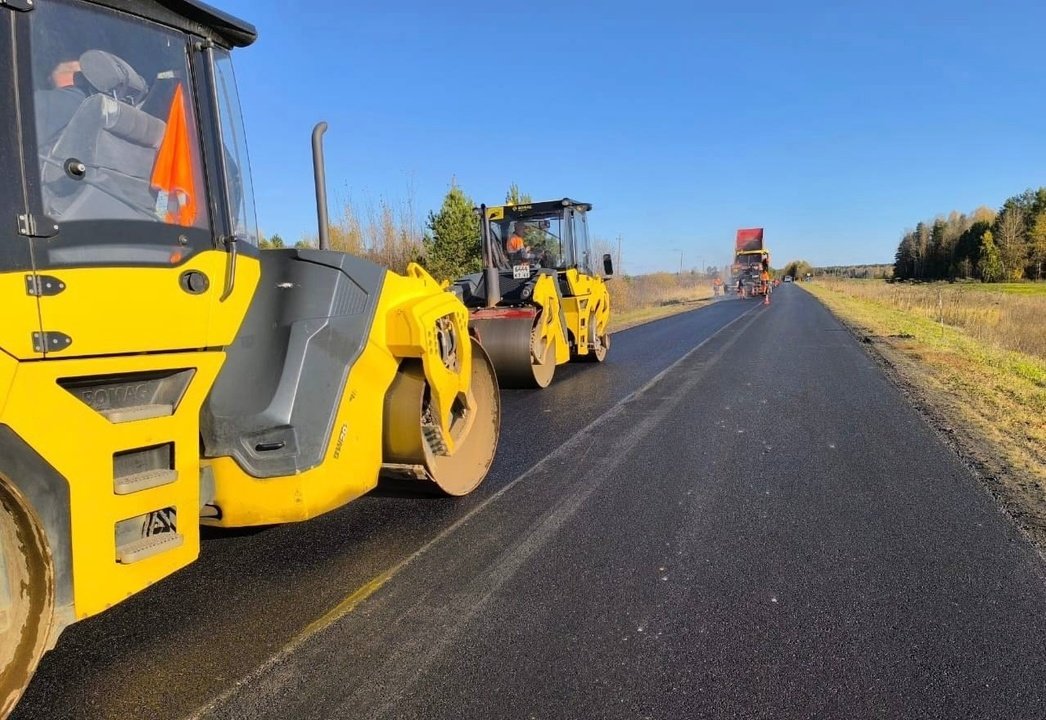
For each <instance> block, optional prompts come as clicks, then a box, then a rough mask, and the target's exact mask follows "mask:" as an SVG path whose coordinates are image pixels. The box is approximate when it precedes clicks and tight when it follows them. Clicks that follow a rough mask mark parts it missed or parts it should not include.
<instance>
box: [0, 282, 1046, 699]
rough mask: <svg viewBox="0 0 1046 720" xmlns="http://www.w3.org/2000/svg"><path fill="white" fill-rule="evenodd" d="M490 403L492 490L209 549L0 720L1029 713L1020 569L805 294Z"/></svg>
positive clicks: (1041, 622) (1041, 684)
mask: <svg viewBox="0 0 1046 720" xmlns="http://www.w3.org/2000/svg"><path fill="white" fill-rule="evenodd" d="M773 299H774V303H773V304H772V305H770V306H769V307H764V306H760V305H756V304H755V303H754V302H751V301H738V300H733V299H730V300H726V301H722V302H719V303H716V304H714V305H712V306H710V307H707V308H703V309H701V310H697V311H694V312H689V313H684V314H681V315H677V316H674V317H671V318H668V319H665V320H661V321H658V322H655V323H651V324H648V325H645V326H641V327H638V328H635V329H632V330H629V331H626V332H622V333H620V334H618V335H615V336H614V344H613V346H612V348H611V352H610V356H609V359H608V361H607V363H605V364H604V365H601V366H589V367H570V368H567V369H565V370H564V369H560V371H558V372H557V379H556V380H555V381H554V383H553V385H552V387H550V388H549V389H547V390H544V391H533V392H530V391H511V392H508V391H506V392H505V393H503V399H504V405H503V411H504V424H503V430H502V445H501V448H500V449H499V452H498V457H497V460H496V462H495V467H494V470H493V472H492V473H491V475H490V477H489V478H488V480H487V482H486V483H485V484H484V485H483V486H482V487H481V489H480V490H479V491H477V492H476V493H475V494H473V495H472V496H469V497H468V498H464V499H462V500H459V501H446V500H434V499H418V498H411V497H402V496H398V495H396V494H395V493H388V492H386V493H383V494H378V495H375V496H373V497H368V498H364V499H363V500H361V501H358V502H356V503H353V504H351V505H350V506H348V507H346V508H345V509H343V510H341V511H339V512H336V513H332V514H330V515H328V516H325V517H323V518H319V519H317V520H314V521H311V522H309V523H305V524H301V525H296V526H287V527H278V528H269V529H266V530H263V531H252V532H244V533H238V534H235V533H234V534H229V533H210V534H209V535H208V539H207V540H206V541H205V543H204V547H203V554H202V557H201V559H200V561H199V562H198V563H197V564H196V565H194V566H192V567H190V568H188V569H187V570H185V571H182V572H180V573H178V574H177V575H176V576H174V577H173V578H171V579H169V580H167V581H165V582H164V583H161V584H160V585H158V586H157V587H155V588H153V589H151V590H149V591H147V592H146V593H143V594H142V595H140V596H138V597H135V598H132V599H131V600H129V601H127V602H126V603H124V604H122V605H120V606H118V607H117V608H115V609H113V610H112V611H110V612H108V613H106V614H103V615H102V616H99V617H97V618H94V619H92V620H89V621H86V622H84V623H81V624H79V625H76V626H74V627H72V628H70V629H69V630H68V631H67V633H66V635H65V636H63V638H62V640H61V641H60V643H59V646H58V648H57V649H56V650H55V651H54V652H52V653H51V654H50V655H48V656H47V657H46V658H45V660H44V662H43V664H42V666H41V669H40V671H39V673H38V675H37V677H36V679H35V680H34V681H33V684H32V686H31V688H30V690H29V692H28V693H27V694H26V696H25V698H24V700H23V702H22V704H21V706H20V708H19V710H18V711H17V713H16V715H15V717H18V718H121V719H125V718H183V717H201V718H230V719H232V718H237V719H238V718H303V719H304V718H317V719H318V718H376V717H388V718H484V719H486V718H643V717H651V718H696V717H723V718H733V717H752V718H782V717H799V718H805V717H817V718H835V717H838V718H853V717H882V718H895V717H905V718H919V717H928V718H1043V717H1046V582H1044V580H1046V577H1044V565H1043V562H1042V560H1041V559H1040V558H1039V556H1038V555H1037V554H1036V552H1035V550H1034V549H1033V548H1032V546H1031V545H1030V544H1029V543H1028V542H1027V541H1026V540H1025V539H1024V538H1023V536H1021V535H1020V533H1019V532H1018V531H1017V530H1016V529H1015V528H1014V526H1013V525H1012V524H1011V522H1010V521H1009V519H1008V518H1007V517H1005V516H1004V515H1003V514H1002V513H1001V512H1000V511H998V510H997V509H996V507H995V505H994V504H993V502H992V500H991V499H990V497H989V496H988V495H987V493H986V492H984V491H983V490H982V489H981V487H980V486H979V484H978V482H977V480H976V479H975V478H974V477H973V476H972V475H971V474H970V473H969V471H967V470H966V469H965V468H964V467H963V466H962V464H961V463H960V462H959V461H958V459H957V458H956V457H955V456H954V455H953V454H952V452H951V451H950V450H948V449H947V448H946V447H945V445H944V444H943V443H942V442H941V441H940V440H939V439H938V437H937V436H936V435H935V434H934V432H933V431H932V430H931V429H930V428H929V426H928V425H927V424H926V423H925V422H924V421H923V420H922V419H921V418H920V417H919V416H918V415H917V414H916V412H915V411H914V410H912V409H911V408H910V407H909V406H908V404H907V403H906V402H905V400H904V398H903V397H902V395H901V394H900V393H899V392H898V391H897V390H896V389H895V388H894V387H893V386H892V385H890V384H889V382H888V381H887V380H886V379H885V377H884V376H883V375H882V374H881V372H880V371H879V369H878V368H877V367H876V365H875V363H874V362H873V361H872V360H871V359H870V358H869V357H868V356H867V355H866V354H865V353H864V351H863V350H862V349H861V348H860V346H859V344H858V343H857V342H856V341H855V340H854V338H853V337H852V336H851V335H850V334H849V333H848V332H846V331H845V330H844V329H843V327H842V326H841V325H840V324H839V323H838V322H837V321H836V320H835V319H834V318H833V317H832V316H831V315H830V314H829V313H828V312H827V311H825V310H824V309H823V308H822V307H821V306H820V305H819V304H818V303H817V301H816V300H814V299H813V298H811V297H810V296H809V295H807V294H806V293H804V292H802V291H801V290H800V289H799V288H795V287H789V286H784V287H782V288H781V289H780V290H779V291H778V292H776V293H775V294H774V298H773Z"/></svg>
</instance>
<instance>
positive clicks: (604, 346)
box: [578, 315, 610, 363]
mask: <svg viewBox="0 0 1046 720" xmlns="http://www.w3.org/2000/svg"><path fill="white" fill-rule="evenodd" d="M588 326H589V327H590V328H592V332H593V333H595V332H596V317H595V315H593V316H592V317H590V318H589V319H588ZM609 351H610V333H603V334H602V335H595V336H594V337H593V338H592V340H591V341H590V342H589V349H588V352H587V353H586V354H584V355H579V356H578V359H579V360H581V361H582V362H590V363H601V362H603V361H604V360H606V359H607V352H609Z"/></svg>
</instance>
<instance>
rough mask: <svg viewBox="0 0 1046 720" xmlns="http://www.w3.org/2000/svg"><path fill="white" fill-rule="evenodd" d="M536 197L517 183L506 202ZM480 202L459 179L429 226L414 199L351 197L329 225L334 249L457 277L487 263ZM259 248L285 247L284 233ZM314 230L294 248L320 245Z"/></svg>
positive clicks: (394, 267)
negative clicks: (397, 203)
mask: <svg viewBox="0 0 1046 720" xmlns="http://www.w3.org/2000/svg"><path fill="white" fill-rule="evenodd" d="M529 202H532V199H531V197H530V195H528V194H526V193H523V192H520V189H519V187H518V186H517V185H516V184H515V183H512V185H510V186H509V189H508V192H506V193H505V203H506V204H509V203H511V204H514V205H518V204H522V203H529ZM475 207H476V206H475V204H474V203H473V201H472V198H470V197H469V196H468V195H466V194H465V192H464V190H462V189H461V187H460V186H458V184H457V183H455V182H453V181H452V182H451V187H450V190H448V191H447V194H446V195H445V196H444V198H443V203H442V204H441V205H440V208H439V210H436V211H430V212H429V214H428V217H427V219H426V221H425V225H424V228H419V227H417V223H416V222H415V220H414V217H415V215H414V206H413V201H412V200H408V201H407V202H406V203H404V204H403V205H402V206H401V207H399V208H395V207H393V206H392V205H391V204H390V203H388V202H386V201H384V200H382V201H379V202H378V203H377V205H376V206H375V205H364V206H360V205H357V204H353V203H352V202H351V201H346V202H345V203H344V205H343V206H342V208H341V212H340V214H339V215H338V216H337V217H336V218H335V219H334V220H332V222H331V226H330V228H329V232H330V245H331V249H332V250H338V251H340V252H346V253H350V254H352V255H357V256H359V257H363V258H366V259H368V260H371V261H373V262H375V263H378V264H380V265H384V266H386V267H388V268H390V269H392V270H394V271H396V272H400V273H402V272H404V271H405V270H406V268H407V265H408V264H410V263H412V262H416V263H419V264H420V265H421V266H422V267H424V268H425V269H426V270H427V271H428V272H429V273H430V274H431V275H432V276H433V277H435V278H436V279H437V280H453V279H454V278H457V277H460V276H462V275H465V274H468V273H472V272H478V271H479V270H481V269H482V267H483V253H482V248H481V245H480V230H479V218H478V217H477V216H476V213H475V212H474V208H475ZM259 244H260V247H262V248H265V249H277V248H282V247H285V246H286V245H285V241H284V240H283V238H282V237H280V236H279V235H272V236H270V237H268V238H265V237H263V238H262V239H261V241H260V243H259ZM316 245H317V240H316V236H315V235H310V236H305V237H303V238H302V239H301V240H299V241H298V242H297V243H295V247H299V248H302V247H316Z"/></svg>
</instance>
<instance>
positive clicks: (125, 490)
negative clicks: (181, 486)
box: [113, 470, 178, 495]
mask: <svg viewBox="0 0 1046 720" xmlns="http://www.w3.org/2000/svg"><path fill="white" fill-rule="evenodd" d="M177 479H178V471H177V470H146V471H144V472H138V473H134V474H133V475H124V476H123V477H118V478H116V480H115V481H113V492H114V493H116V494H117V495H129V494H131V493H136V492H141V491H142V490H148V489H149V488H154V487H160V486H161V485H170V484H171V483H173V482H175V481H176V480H177Z"/></svg>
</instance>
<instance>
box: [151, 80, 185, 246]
mask: <svg viewBox="0 0 1046 720" xmlns="http://www.w3.org/2000/svg"><path fill="white" fill-rule="evenodd" d="M152 186H153V187H154V188H156V189H157V190H160V191H161V192H164V193H166V194H167V207H166V216H165V218H164V219H165V221H166V222H169V223H177V224H179V225H184V226H186V227H189V226H191V225H192V224H193V223H194V222H195V221H196V177H195V175H194V173H193V167H192V140H191V139H190V137H189V122H188V119H187V118H186V116H185V95H184V93H183V92H182V86H181V83H179V84H178V87H177V88H176V89H175V91H174V99H173V100H172V101H171V110H170V112H169V113H168V114H167V130H166V131H164V134H163V142H162V143H161V144H160V151H159V153H158V154H157V156H156V165H155V166H154V167H153V176H152Z"/></svg>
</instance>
